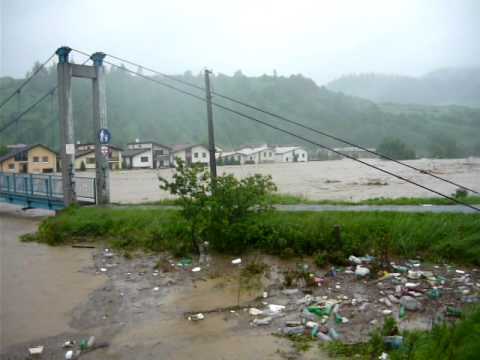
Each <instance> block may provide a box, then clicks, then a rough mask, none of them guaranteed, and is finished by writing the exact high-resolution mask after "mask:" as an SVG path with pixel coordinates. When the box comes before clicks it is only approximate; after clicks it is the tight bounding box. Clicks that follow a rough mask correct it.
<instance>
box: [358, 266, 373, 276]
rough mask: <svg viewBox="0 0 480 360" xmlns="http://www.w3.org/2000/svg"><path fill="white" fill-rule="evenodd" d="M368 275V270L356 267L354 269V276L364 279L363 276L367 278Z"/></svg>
mask: <svg viewBox="0 0 480 360" xmlns="http://www.w3.org/2000/svg"><path fill="white" fill-rule="evenodd" d="M368 274H370V269H369V268H366V267H363V266H360V265H357V268H356V269H355V275H356V276H358V277H364V276H367V275H368Z"/></svg>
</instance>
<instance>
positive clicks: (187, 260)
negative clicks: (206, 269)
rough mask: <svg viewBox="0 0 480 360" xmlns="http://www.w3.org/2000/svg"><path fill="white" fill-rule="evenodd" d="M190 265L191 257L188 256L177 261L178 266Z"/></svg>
mask: <svg viewBox="0 0 480 360" xmlns="http://www.w3.org/2000/svg"><path fill="white" fill-rule="evenodd" d="M191 265H192V259H189V258H183V259H180V261H179V262H178V263H177V266H180V267H183V268H185V267H189V266H191Z"/></svg>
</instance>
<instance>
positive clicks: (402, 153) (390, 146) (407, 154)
mask: <svg viewBox="0 0 480 360" xmlns="http://www.w3.org/2000/svg"><path fill="white" fill-rule="evenodd" d="M377 151H378V152H379V153H380V154H382V155H386V156H388V157H390V158H392V159H395V160H408V159H415V150H414V149H413V148H410V147H408V146H407V145H406V144H405V143H404V142H402V141H401V140H400V139H397V138H393V137H387V138H385V139H383V141H382V143H381V144H380V145H379V146H378V148H377Z"/></svg>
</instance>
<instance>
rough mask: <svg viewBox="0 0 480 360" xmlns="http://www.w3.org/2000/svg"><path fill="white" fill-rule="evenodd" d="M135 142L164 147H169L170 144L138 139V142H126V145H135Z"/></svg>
mask: <svg viewBox="0 0 480 360" xmlns="http://www.w3.org/2000/svg"><path fill="white" fill-rule="evenodd" d="M136 144H152V145H157V146H161V147H164V148H166V149H171V147H170V146H167V145H163V144H159V143H158V142H156V141H139V142H129V143H127V145H136Z"/></svg>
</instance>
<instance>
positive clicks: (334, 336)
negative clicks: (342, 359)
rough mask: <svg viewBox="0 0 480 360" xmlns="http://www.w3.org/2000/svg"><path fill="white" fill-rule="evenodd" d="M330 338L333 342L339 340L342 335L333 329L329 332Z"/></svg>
mask: <svg viewBox="0 0 480 360" xmlns="http://www.w3.org/2000/svg"><path fill="white" fill-rule="evenodd" d="M328 336H330V338H331V339H333V340H338V338H339V337H340V334H339V333H338V332H337V331H336V330H335V329H334V328H333V327H332V328H330V329H329V330H328Z"/></svg>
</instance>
